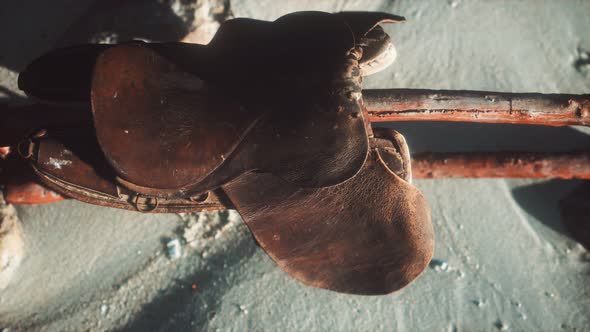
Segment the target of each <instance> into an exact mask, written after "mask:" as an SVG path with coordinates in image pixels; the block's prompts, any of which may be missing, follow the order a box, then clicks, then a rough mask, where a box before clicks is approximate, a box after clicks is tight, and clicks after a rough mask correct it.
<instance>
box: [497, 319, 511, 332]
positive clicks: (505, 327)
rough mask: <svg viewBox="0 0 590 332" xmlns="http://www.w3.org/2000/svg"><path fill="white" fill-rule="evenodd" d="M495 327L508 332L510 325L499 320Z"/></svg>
mask: <svg viewBox="0 0 590 332" xmlns="http://www.w3.org/2000/svg"><path fill="white" fill-rule="evenodd" d="M494 326H495V327H496V328H497V329H498V330H500V331H507V330H508V324H506V323H504V322H502V321H501V320H499V319H498V320H497V321H496V322H495V323H494Z"/></svg>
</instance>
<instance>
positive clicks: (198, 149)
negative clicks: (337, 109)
mask: <svg viewBox="0 0 590 332" xmlns="http://www.w3.org/2000/svg"><path fill="white" fill-rule="evenodd" d="M195 71H198V70H195ZM91 101H92V112H93V117H94V126H95V130H96V136H97V138H98V142H99V144H100V147H101V149H102V151H103V152H104V155H105V156H106V159H107V161H108V162H109V164H110V165H111V166H112V167H113V169H114V170H115V171H116V172H117V174H118V176H119V177H120V178H121V179H122V180H123V181H122V182H123V183H124V184H125V185H131V186H133V189H134V190H137V191H139V192H146V193H150V192H153V191H154V190H169V191H182V189H183V188H186V187H188V186H190V185H193V184H195V183H198V182H199V181H201V180H202V179H203V178H204V177H205V176H207V175H208V174H209V173H211V172H212V171H213V170H215V169H216V168H217V167H218V166H219V165H220V164H222V163H223V162H224V160H225V158H226V157H227V156H228V155H229V154H230V153H231V152H232V151H233V150H234V149H235V147H236V146H237V145H238V143H239V142H240V141H241V139H242V138H243V137H244V135H245V133H246V132H247V131H248V128H250V127H251V126H252V125H253V123H254V122H255V121H256V119H257V117H258V116H259V114H257V113H255V112H252V111H249V110H247V109H245V108H243V107H241V105H240V104H238V103H237V102H234V101H232V98H231V97H228V96H224V95H223V94H222V92H221V91H217V90H216V89H215V87H214V86H212V85H210V84H208V83H207V82H206V81H204V80H202V79H200V78H199V77H196V76H195V75H194V71H193V74H188V73H187V72H185V71H183V70H181V69H180V68H179V67H178V66H177V65H175V64H174V63H172V62H170V61H168V59H167V58H164V57H163V56H161V55H159V54H158V53H157V52H156V51H154V50H152V49H150V48H149V47H147V46H144V45H143V44H141V43H134V44H127V45H121V46H115V47H112V48H110V49H108V50H106V51H105V52H103V53H102V54H101V55H100V56H99V57H98V59H97V62H96V65H95V68H94V76H93V80H92V91H91Z"/></svg>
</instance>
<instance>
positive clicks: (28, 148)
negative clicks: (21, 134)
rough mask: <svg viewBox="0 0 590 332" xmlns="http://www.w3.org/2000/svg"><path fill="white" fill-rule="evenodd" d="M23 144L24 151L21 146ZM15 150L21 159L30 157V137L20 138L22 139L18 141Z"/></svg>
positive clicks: (31, 148) (31, 151)
mask: <svg viewBox="0 0 590 332" xmlns="http://www.w3.org/2000/svg"><path fill="white" fill-rule="evenodd" d="M24 144H27V147H26V149H27V150H26V152H25V150H24V146H23V145H24ZM16 151H17V152H18V154H19V155H20V156H21V157H22V158H23V159H29V158H31V157H32V156H33V140H32V139H30V138H27V139H26V140H22V141H20V142H18V144H17V146H16Z"/></svg>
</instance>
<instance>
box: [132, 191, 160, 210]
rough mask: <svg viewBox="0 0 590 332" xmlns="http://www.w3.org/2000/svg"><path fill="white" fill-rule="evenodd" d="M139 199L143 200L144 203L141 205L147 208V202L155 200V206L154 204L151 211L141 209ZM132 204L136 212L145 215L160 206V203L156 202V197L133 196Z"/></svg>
mask: <svg viewBox="0 0 590 332" xmlns="http://www.w3.org/2000/svg"><path fill="white" fill-rule="evenodd" d="M139 198H145V203H143V204H144V205H146V206H148V200H149V199H153V200H155V204H154V206H153V207H152V208H151V209H149V208H148V209H141V208H139ZM133 203H134V204H135V209H136V210H137V211H139V212H144V213H145V212H152V211H154V210H155V209H157V208H158V205H159V204H160V201H159V200H158V198H157V197H151V196H143V195H136V196H135V199H134V200H133Z"/></svg>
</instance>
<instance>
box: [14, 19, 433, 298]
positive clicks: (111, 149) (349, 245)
mask: <svg viewBox="0 0 590 332" xmlns="http://www.w3.org/2000/svg"><path fill="white" fill-rule="evenodd" d="M402 20H403V18H400V17H398V16H394V15H389V14H383V13H338V14H326V13H319V12H301V13H294V14H290V15H287V16H284V17H282V18H279V19H278V20H276V21H274V22H264V21H257V20H251V19H236V20H231V21H227V22H226V23H224V24H223V25H222V26H221V28H220V29H219V31H218V33H217V35H216V36H215V37H214V39H213V40H212V41H211V43H210V44H209V45H191V44H182V43H160V44H158V43H152V44H150V43H142V42H131V43H127V44H121V45H84V46H79V47H73V48H68V49H62V50H57V51H54V52H52V53H49V54H48V55H45V56H43V57H41V58H39V59H37V60H35V61H34V62H33V63H32V64H31V65H30V66H29V67H27V69H26V70H25V71H24V72H23V73H21V75H20V77H19V86H20V87H21V89H23V90H24V91H25V92H26V93H27V94H28V95H31V96H34V97H37V98H39V99H41V100H44V101H47V102H51V104H52V105H55V104H56V103H57V104H59V103H68V104H71V103H76V104H77V105H79V107H78V108H79V109H78V111H79V112H81V113H83V114H88V113H91V114H92V117H91V120H90V121H88V120H86V119H87V118H88V117H82V118H83V119H84V120H81V121H80V123H79V124H78V125H77V126H76V127H71V126H65V127H60V126H49V127H47V128H43V131H42V132H41V133H38V134H36V135H34V136H32V137H31V138H29V139H28V140H27V141H26V143H27V144H26V149H25V150H26V151H27V153H25V155H26V157H28V158H30V160H31V164H32V166H33V168H34V169H35V171H36V173H37V174H38V175H39V178H40V179H41V181H43V182H44V183H45V184H46V185H47V186H49V187H51V188H52V189H54V190H56V191H57V192H60V193H61V194H64V195H66V196H70V197H73V198H75V199H78V200H81V201H84V202H88V203H92V204H98V205H103V206H109V207H115V208H122V209H130V210H139V211H142V212H198V211H205V210H216V209H226V208H232V209H237V210H238V212H239V213H240V214H241V215H242V217H243V218H244V221H245V222H246V224H247V225H248V227H249V229H250V230H251V231H252V233H253V235H254V237H255V238H256V240H257V242H258V243H259V244H260V246H261V247H262V248H263V249H264V250H265V251H266V252H267V253H268V254H269V255H270V256H271V257H272V258H273V260H275V262H277V264H278V265H279V266H280V267H281V268H282V269H283V270H285V271H286V272H287V273H289V274H290V275H292V276H293V277H295V278H296V279H298V280H300V281H302V282H304V283H306V284H308V285H312V286H315V287H321V288H327V289H331V290H335V291H340V292H347V293H355V294H385V293H389V292H392V291H395V290H397V289H400V288H402V287H404V286H405V285H407V284H408V283H410V282H411V281H412V280H414V279H415V278H416V277H417V276H418V275H419V274H420V273H421V272H422V271H423V270H424V268H425V267H426V266H427V264H428V262H429V261H430V258H431V257H432V252H433V230H432V225H431V221H430V213H429V209H428V205H427V203H426V201H425V199H424V197H423V196H422V194H421V193H420V192H419V191H418V190H417V189H416V188H415V187H413V186H412V185H411V184H410V181H411V167H410V156H409V150H408V148H407V144H406V143H405V140H404V139H403V136H401V135H400V134H399V133H397V132H395V131H393V130H388V129H380V130H375V132H373V129H371V126H370V122H369V120H368V118H367V114H366V111H365V110H364V108H363V104H362V87H361V83H362V76H364V75H368V74H370V73H373V72H376V71H378V70H379V69H382V68H383V67H385V66H387V65H389V64H390V63H391V62H392V61H393V59H394V58H395V49H394V48H393V44H392V43H391V39H390V38H389V36H387V34H386V33H385V32H384V30H383V29H382V28H381V27H380V26H379V24H380V23H389V22H398V21H402ZM62 65H67V67H66V69H65V73H62V71H61V70H60V75H59V76H56V75H54V74H55V68H56V67H59V66H62ZM61 69H62V70H63V69H64V68H63V67H62V68H61Z"/></svg>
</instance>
